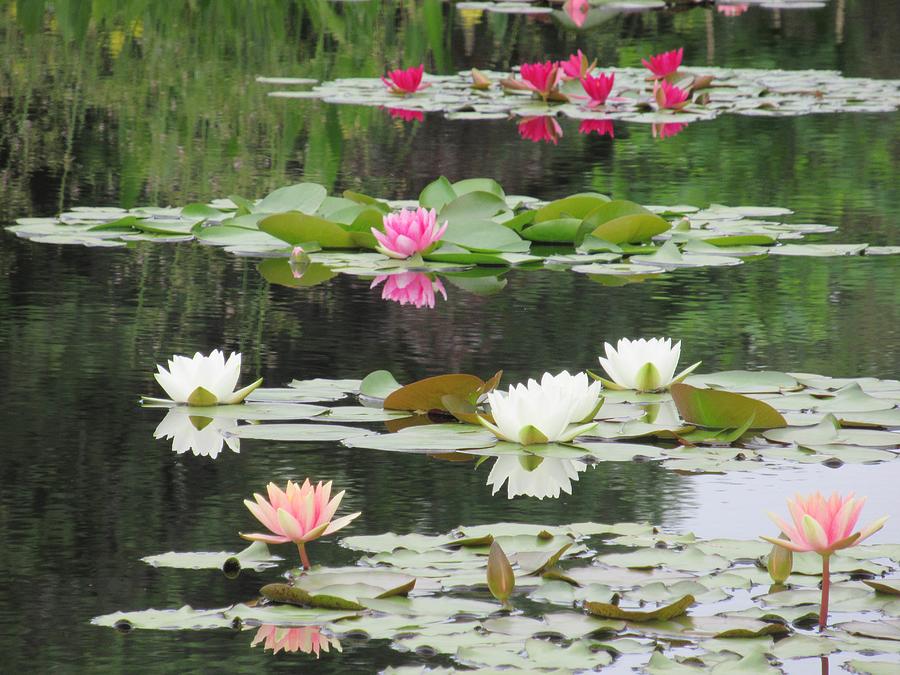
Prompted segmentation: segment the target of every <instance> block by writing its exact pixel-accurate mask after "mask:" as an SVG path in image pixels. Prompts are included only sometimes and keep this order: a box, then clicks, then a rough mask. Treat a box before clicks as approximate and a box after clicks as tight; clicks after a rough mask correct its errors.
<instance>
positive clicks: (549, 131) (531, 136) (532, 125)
mask: <svg viewBox="0 0 900 675" xmlns="http://www.w3.org/2000/svg"><path fill="white" fill-rule="evenodd" d="M562 135H563V130H562V127H561V126H559V122H557V121H556V118H555V117H553V116H552V115H544V116H542V117H526V118H525V119H524V120H522V121H521V122H519V136H521V137H522V138H527V139H528V140H529V141H531V142H532V143H541V142H543V143H553V145H556V144H557V143H558V142H559V139H560V138H562Z"/></svg>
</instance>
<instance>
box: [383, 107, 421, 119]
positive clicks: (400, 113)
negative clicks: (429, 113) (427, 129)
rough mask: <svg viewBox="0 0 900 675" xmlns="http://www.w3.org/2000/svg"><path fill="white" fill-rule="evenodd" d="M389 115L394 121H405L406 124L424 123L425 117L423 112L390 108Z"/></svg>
mask: <svg viewBox="0 0 900 675" xmlns="http://www.w3.org/2000/svg"><path fill="white" fill-rule="evenodd" d="M387 111H388V114H389V115H390V116H391V117H393V118H394V119H398V120H403V121H404V122H422V121H424V120H425V115H424V114H423V113H422V111H421V110H409V109H407V108H388V109H387Z"/></svg>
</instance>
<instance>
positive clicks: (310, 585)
mask: <svg viewBox="0 0 900 675" xmlns="http://www.w3.org/2000/svg"><path fill="white" fill-rule="evenodd" d="M293 585H294V587H295V588H299V589H302V590H304V591H306V592H308V593H310V594H313V595H315V594H319V593H325V594H335V593H336V591H335V589H339V588H346V589H348V590H345V591H340V594H341V595H343V596H344V597H346V598H348V599H356V600H358V599H360V598H390V597H393V596H395V595H404V596H405V595H407V594H408V593H409V592H410V591H411V590H413V588H415V586H416V578H415V577H413V576H410V575H408V574H402V573H399V572H392V571H387V570H381V569H370V570H361V569H359V568H358V567H344V568H329V569H324V570H321V571H314V572H304V573H302V574H299V575H295V576H294V577H293ZM357 587H359V588H357ZM362 587H365V588H362ZM351 589H352V590H351Z"/></svg>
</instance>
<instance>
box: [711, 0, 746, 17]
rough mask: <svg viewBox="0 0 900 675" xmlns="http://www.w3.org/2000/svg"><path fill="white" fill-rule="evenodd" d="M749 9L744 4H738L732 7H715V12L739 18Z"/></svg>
mask: <svg viewBox="0 0 900 675" xmlns="http://www.w3.org/2000/svg"><path fill="white" fill-rule="evenodd" d="M748 9H750V5H749V4H748V3H746V2H739V3H735V4H732V5H716V11H717V12H718V13H719V14H724V15H725V16H740V15H741V14H743V13H744V12H746V11H747V10H748Z"/></svg>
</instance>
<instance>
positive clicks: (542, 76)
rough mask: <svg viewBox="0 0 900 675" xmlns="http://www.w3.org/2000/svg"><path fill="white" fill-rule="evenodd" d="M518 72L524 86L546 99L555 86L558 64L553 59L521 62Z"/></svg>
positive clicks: (557, 77)
mask: <svg viewBox="0 0 900 675" xmlns="http://www.w3.org/2000/svg"><path fill="white" fill-rule="evenodd" d="M519 74H520V75H521V76H522V81H523V83H524V84H525V86H526V87H528V88H529V89H531V90H532V91H533V92H534V93H536V94H537V95H538V96H540V97H541V98H543V99H546V98H547V97H548V96H549V95H550V93H551V92H552V91H553V89H554V88H555V87H556V84H557V80H558V79H559V65H558V64H556V63H554V62H553V61H545V62H544V63H523V64H522V65H521V66H520V68H519Z"/></svg>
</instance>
